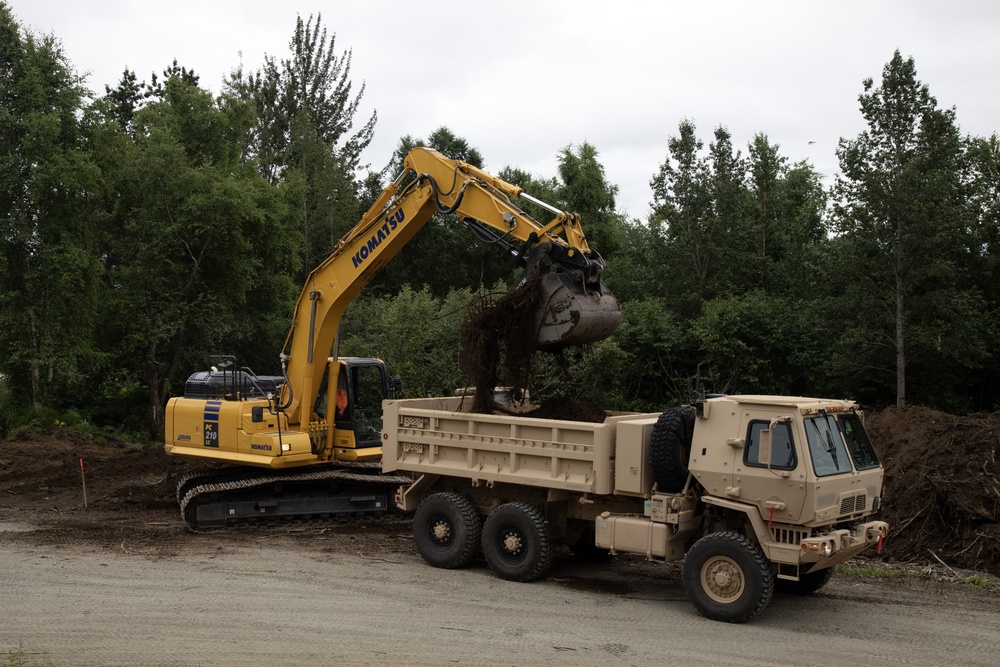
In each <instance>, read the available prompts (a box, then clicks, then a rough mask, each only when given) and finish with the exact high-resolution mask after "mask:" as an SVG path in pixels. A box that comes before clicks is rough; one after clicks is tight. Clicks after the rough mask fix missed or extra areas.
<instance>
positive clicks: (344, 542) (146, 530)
mask: <svg viewBox="0 0 1000 667" xmlns="http://www.w3.org/2000/svg"><path fill="white" fill-rule="evenodd" d="M996 424H997V418H996V416H993V415H979V416H975V417H968V418H957V417H952V416H948V415H942V414H940V413H935V412H932V411H926V410H920V409H908V410H904V411H888V412H886V413H882V414H879V415H871V416H870V419H869V428H870V431H871V433H872V435H873V439H874V440H875V441H876V446H877V447H878V449H879V451H880V453H881V454H882V458H883V462H884V463H885V467H886V472H887V483H886V488H885V503H886V504H885V509H884V511H883V516H884V517H885V518H886V520H888V521H889V522H890V524H891V525H892V526H893V534H892V538H891V539H890V540H889V542H888V543H887V545H886V547H887V548H886V550H885V552H884V554H883V556H882V559H883V560H884V561H885V563H886V564H887V565H888V566H889V567H888V569H887V570H880V571H879V573H877V574H875V575H872V574H871V573H867V572H866V570H867V569H868V568H867V563H866V562H864V561H862V562H861V563H860V564H859V565H858V567H857V572H856V573H855V574H851V573H849V572H846V573H841V574H840V575H838V576H837V577H835V578H834V580H833V581H832V582H831V583H830V584H829V585H828V586H827V587H825V588H824V589H823V590H822V591H821V592H820V593H819V595H818V596H813V597H811V598H797V597H794V596H792V597H785V596H779V597H776V599H775V600H774V601H773V602H772V604H771V605H770V607H769V608H768V610H767V611H766V612H765V613H764V614H762V615H761V616H760V617H759V618H757V619H755V620H754V621H753V622H752V623H751V624H749V625H748V626H736V627H732V626H727V627H726V628H725V632H726V637H728V638H729V640H727V641H719V639H718V638H719V636H720V635H719V629H718V624H717V623H714V622H711V621H707V620H706V619H702V618H700V617H699V616H698V615H697V614H696V613H695V612H694V610H693V608H692V607H691V606H690V604H689V603H688V602H687V600H686V597H685V595H684V591H683V588H682V587H681V583H680V576H679V565H678V564H666V565H657V564H651V563H647V562H645V561H643V559H641V558H635V557H618V558H616V559H614V561H613V562H612V563H611V564H609V565H604V566H585V565H581V564H577V563H575V562H574V561H573V560H572V559H569V558H560V559H559V561H558V562H557V564H556V567H555V568H554V569H553V571H552V572H551V573H550V575H549V576H548V577H546V579H545V580H544V581H542V582H536V584H525V585H514V584H510V583H509V582H503V581H500V580H498V579H496V578H495V577H493V576H491V575H490V574H489V572H488V571H486V566H485V565H484V564H482V563H479V564H476V565H474V566H473V567H471V568H468V569H466V570H462V571H457V572H456V571H444V570H435V569H434V568H429V567H427V566H426V565H425V564H424V563H423V562H422V561H421V560H420V557H419V556H418V555H417V553H416V550H415V549H414V547H413V539H412V535H411V533H410V526H409V521H408V520H407V518H406V517H403V516H398V515H397V516H391V517H386V518H381V519H361V520H357V521H354V522H349V523H327V524H316V523H308V524H303V525H282V526H277V527H275V526H247V527H241V528H235V529H230V530H223V531H213V532H210V533H205V534H192V533H190V532H189V531H188V530H187V529H186V528H185V526H184V524H183V522H182V521H181V519H180V517H179V516H178V511H177V504H176V499H175V497H174V487H175V485H176V483H177V481H178V479H179V478H180V477H182V476H183V475H184V474H186V473H187V472H189V471H190V470H191V469H193V468H194V467H195V464H194V463H192V462H189V461H186V460H183V459H177V458H171V457H167V456H166V455H165V454H164V453H163V450H162V448H160V447H155V446H154V447H147V448H140V447H136V446H133V445H129V444H125V443H121V442H115V441H104V442H96V441H93V440H91V439H88V438H84V437H82V436H79V435H76V434H72V433H69V432H54V433H50V434H46V435H33V436H30V437H28V438H24V439H21V440H18V441H9V442H0V592H2V594H3V607H4V609H5V611H6V613H5V619H6V621H5V623H4V625H3V627H2V628H0V660H2V659H3V658H4V657H5V656H6V654H5V653H3V651H11V650H12V649H13V650H17V647H18V646H19V643H22V642H23V645H24V646H25V647H26V648H25V650H26V651H27V653H28V658H29V660H28V661H27V663H26V664H53V665H63V664H66V665H163V664H170V665H245V664H264V663H262V662H261V659H262V658H265V662H270V663H277V664H288V665H293V664H329V662H330V661H331V660H333V659H334V658H336V661H337V662H338V663H339V664H373V665H375V664H378V665H381V664H390V663H399V664H402V663H403V662H405V663H407V664H416V665H423V664H426V665H437V664H447V663H454V664H469V665H472V664H490V665H498V664H512V665H513V664H546V665H549V664H551V665H561V664H595V665H597V664H601V665H603V664H634V665H642V664H653V663H656V662H664V661H667V662H678V663H682V664H692V665H713V664H737V663H739V664H759V665H774V664H783V665H796V664H804V662H809V664H814V665H827V664H829V665H834V664H842V662H843V650H844V644H843V643H844V642H845V641H854V642H857V641H863V642H864V646H863V647H862V646H860V645H858V646H854V647H853V649H851V650H852V651H857V650H861V651H864V654H865V655H866V656H868V657H869V658H870V659H872V660H873V661H883V660H884V661H887V662H896V661H901V662H906V663H907V664H926V665H933V664H943V663H944V662H949V663H952V664H967V665H989V664H995V662H994V660H995V655H996V653H997V651H1000V636H998V635H997V634H996V631H995V628H996V627H997V625H998V624H1000V603H998V602H997V593H998V592H1000V583H998V580H997V579H995V578H993V577H990V576H989V575H988V573H990V572H993V573H996V572H997V563H998V561H997V548H996V547H997V545H996V538H995V537H992V536H994V535H996V532H995V531H996V529H997V524H998V517H997V503H996V501H995V500H993V499H991V497H990V496H989V493H990V492H991V491H990V488H991V487H992V485H993V484H995V483H996V482H995V476H996V475H997V467H996V463H995V456H996V447H997V432H996ZM81 459H82V461H83V474H82V475H81V466H80V461H81ZM84 478H85V480H86V489H87V507H86V508H84V500H83V479H84ZM991 480H993V481H991ZM897 526H899V528H896V527H897ZM588 568H589V569H588ZM417 609H419V610H420V613H414V612H415V610H417ZM262 613H263V614H264V616H263V617H262ZM376 618H377V619H380V620H379V621H378V622H374V621H372V620H370V619H376ZM817 618H823V619H825V620H824V622H823V623H819V624H817V623H816V622H815V619H817ZM254 619H257V620H263V619H266V621H265V622H266V624H267V625H268V626H269V627H271V631H270V632H261V631H260V630H259V629H257V627H256V625H255V623H254ZM366 619H367V620H366ZM665 627H669V628H673V630H672V633H673V634H672V635H671V636H666V635H664V632H663V628H665ZM275 628H276V629H275ZM847 638H854V639H853V640H849V639H847ZM775 646H788V647H791V648H790V650H789V651H788V652H779V653H775V652H774V647H775ZM36 652H37V654H38V659H37V660H35V661H32V658H34V654H35V653H36ZM670 658H673V660H670ZM12 664H20V663H12Z"/></svg>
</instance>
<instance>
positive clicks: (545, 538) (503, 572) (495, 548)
mask: <svg viewBox="0 0 1000 667" xmlns="http://www.w3.org/2000/svg"><path fill="white" fill-rule="evenodd" d="M483 555H485V556H486V562H487V563H489V565H490V569H491V570H493V572H494V573H495V574H496V575H497V576H498V577H500V578H502V579H507V580H509V581H532V580H534V579H538V578H539V577H541V576H542V575H543V574H545V572H546V571H548V569H549V567H550V566H551V565H552V558H553V555H554V550H553V548H552V540H551V539H550V537H549V531H548V528H547V527H546V525H545V517H544V516H543V515H542V513H541V512H540V511H538V509H537V508H535V507H534V506H532V505H529V504H528V503H521V502H516V503H507V504H506V505H501V506H500V507H498V508H496V509H495V510H494V511H493V513H492V514H490V515H489V516H488V517H486V523H485V524H484V525H483Z"/></svg>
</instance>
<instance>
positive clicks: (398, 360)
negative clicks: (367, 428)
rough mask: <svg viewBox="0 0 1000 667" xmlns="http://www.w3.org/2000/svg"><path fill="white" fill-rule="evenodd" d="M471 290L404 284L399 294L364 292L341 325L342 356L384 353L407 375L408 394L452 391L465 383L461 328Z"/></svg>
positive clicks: (383, 356)
mask: <svg viewBox="0 0 1000 667" xmlns="http://www.w3.org/2000/svg"><path fill="white" fill-rule="evenodd" d="M472 297H473V295H472V292H471V291H470V290H453V291H451V292H449V293H448V295H447V296H446V297H443V298H442V297H436V296H434V295H433V294H432V293H431V291H430V290H429V289H428V288H427V287H424V288H422V289H421V290H420V291H415V290H413V289H411V288H410V287H409V286H408V285H407V286H404V287H403V289H402V290H400V292H399V293H398V294H397V295H395V296H391V297H390V296H378V295H374V294H367V295H362V296H361V297H360V298H358V299H356V300H355V301H354V303H353V304H351V306H350V308H348V310H347V313H346V314H345V316H344V319H343V321H342V324H341V337H340V350H339V351H338V354H339V355H341V356H365V357H370V356H374V357H378V358H380V359H382V360H383V361H385V362H386V364H387V365H388V366H389V368H390V369H391V371H392V372H393V373H394V374H399V375H400V376H402V378H403V389H404V392H405V395H406V396H409V397H421V396H440V395H450V394H452V393H453V392H454V391H455V389H457V388H459V387H462V386H465V384H466V383H465V382H464V381H463V380H462V377H461V372H460V371H459V327H460V326H461V323H462V321H463V320H464V318H465V316H466V315H467V314H468V309H469V305H470V303H471V301H472Z"/></svg>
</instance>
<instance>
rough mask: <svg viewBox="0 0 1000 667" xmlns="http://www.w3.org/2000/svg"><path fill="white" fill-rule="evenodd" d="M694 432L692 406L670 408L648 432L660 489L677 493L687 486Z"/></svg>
mask: <svg viewBox="0 0 1000 667" xmlns="http://www.w3.org/2000/svg"><path fill="white" fill-rule="evenodd" d="M693 433H694V407H693V406H690V405H682V406H681V407H679V408H671V409H670V410H667V411H666V412H664V413H663V414H661V415H660V418H659V419H657V420H656V424H655V425H654V426H653V432H652V434H650V436H649V467H650V468H651V469H652V471H653V479H654V480H655V481H656V488H657V489H658V490H660V491H665V492H667V493H678V492H680V491H682V490H683V489H684V484H685V483H687V477H688V459H689V458H690V456H691V436H692V434H693Z"/></svg>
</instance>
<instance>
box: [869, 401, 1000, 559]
mask: <svg viewBox="0 0 1000 667" xmlns="http://www.w3.org/2000/svg"><path fill="white" fill-rule="evenodd" d="M866 427H867V430H868V432H869V435H870V436H871V438H872V441H873V442H874V443H875V447H876V450H877V451H878V453H879V456H880V457H881V459H882V464H883V466H884V467H885V484H884V487H883V494H882V496H883V501H884V509H883V510H882V514H883V516H884V518H885V520H886V521H888V522H889V528H890V537H889V540H888V543H887V547H888V549H887V552H886V553H887V554H888V556H889V557H891V558H893V559H895V560H899V561H915V562H931V563H936V562H938V561H941V562H943V563H945V564H947V565H948V566H951V567H955V568H964V569H970V570H980V571H984V572H989V573H991V574H995V575H1000V463H998V458H1000V456H998V451H997V450H998V449H1000V413H989V414H974V415H968V416H966V417H956V416H954V415H949V414H946V413H943V412H938V411H936V410H930V409H927V408H919V407H909V408H903V409H888V410H883V411H880V412H877V413H875V414H872V415H869V416H868V420H867V421H866Z"/></svg>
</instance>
